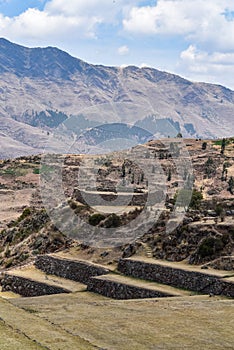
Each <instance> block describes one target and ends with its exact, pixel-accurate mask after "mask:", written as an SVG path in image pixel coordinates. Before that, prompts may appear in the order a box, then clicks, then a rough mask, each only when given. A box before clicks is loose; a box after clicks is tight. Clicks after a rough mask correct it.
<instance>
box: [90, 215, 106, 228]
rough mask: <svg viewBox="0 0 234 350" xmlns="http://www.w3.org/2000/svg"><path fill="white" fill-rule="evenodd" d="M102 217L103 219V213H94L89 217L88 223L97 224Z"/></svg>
mask: <svg viewBox="0 0 234 350" xmlns="http://www.w3.org/2000/svg"><path fill="white" fill-rule="evenodd" d="M104 219H105V215H103V214H100V213H96V214H93V215H91V216H90V217H89V224H90V225H92V226H97V225H98V224H99V223H100V222H101V221H102V220H104Z"/></svg>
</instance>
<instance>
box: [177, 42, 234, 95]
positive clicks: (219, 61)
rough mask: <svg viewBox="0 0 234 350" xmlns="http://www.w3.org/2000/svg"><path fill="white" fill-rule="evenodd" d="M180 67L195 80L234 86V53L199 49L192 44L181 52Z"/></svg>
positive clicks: (184, 73)
mask: <svg viewBox="0 0 234 350" xmlns="http://www.w3.org/2000/svg"><path fill="white" fill-rule="evenodd" d="M180 59H181V60H180V63H179V68H180V70H181V71H182V72H183V75H185V76H189V77H190V78H191V79H192V78H193V79H194V80H197V81H198V80H202V81H207V82H208V81H209V82H213V83H220V84H223V85H228V86H230V87H232V88H234V82H233V78H232V77H233V75H234V53H233V52H227V53H222V52H212V53H209V52H207V51H203V50H199V49H198V48H197V47H196V46H194V45H190V46H189V47H188V48H187V49H186V50H184V51H182V52H181V54H180Z"/></svg>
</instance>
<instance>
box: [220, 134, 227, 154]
mask: <svg viewBox="0 0 234 350" xmlns="http://www.w3.org/2000/svg"><path fill="white" fill-rule="evenodd" d="M225 147H226V139H224V138H223V139H222V143H221V151H220V153H221V154H224V151H225Z"/></svg>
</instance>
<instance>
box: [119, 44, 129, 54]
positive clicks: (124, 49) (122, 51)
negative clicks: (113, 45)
mask: <svg viewBox="0 0 234 350" xmlns="http://www.w3.org/2000/svg"><path fill="white" fill-rule="evenodd" d="M128 53H129V48H128V46H127V45H123V46H120V47H119V48H118V54H119V55H122V56H124V55H127V54H128Z"/></svg>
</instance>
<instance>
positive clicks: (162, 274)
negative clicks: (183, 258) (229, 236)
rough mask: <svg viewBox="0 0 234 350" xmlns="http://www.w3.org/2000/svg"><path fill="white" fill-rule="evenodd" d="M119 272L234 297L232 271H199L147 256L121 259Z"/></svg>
mask: <svg viewBox="0 0 234 350" xmlns="http://www.w3.org/2000/svg"><path fill="white" fill-rule="evenodd" d="M118 271H119V272H120V273H122V274H124V275H126V276H131V277H135V278H140V279H144V280H149V281H154V282H157V283H162V284H165V285H168V286H173V287H176V288H181V289H186V290H190V291H194V292H197V293H202V294H214V295H224V296H227V297H232V298H233V297H234V281H233V278H232V277H231V275H232V273H233V272H231V271H217V270H201V269H200V268H199V267H196V266H191V265H185V264H181V263H174V262H167V261H162V260H154V259H147V258H145V259H141V258H128V259H120V260H119V263H118ZM228 275H230V278H228Z"/></svg>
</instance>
